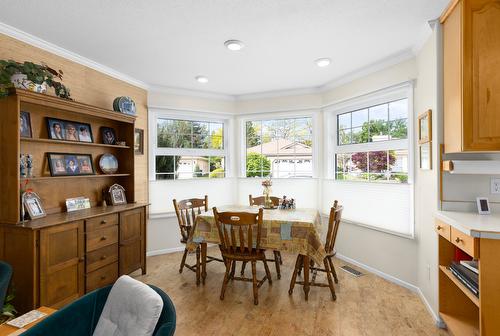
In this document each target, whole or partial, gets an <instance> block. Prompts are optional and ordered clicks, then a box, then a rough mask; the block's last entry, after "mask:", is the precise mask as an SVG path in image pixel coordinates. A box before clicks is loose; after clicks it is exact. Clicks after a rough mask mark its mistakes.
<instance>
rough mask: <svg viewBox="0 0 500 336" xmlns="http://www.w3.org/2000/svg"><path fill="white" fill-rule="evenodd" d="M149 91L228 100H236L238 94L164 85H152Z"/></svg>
mask: <svg viewBox="0 0 500 336" xmlns="http://www.w3.org/2000/svg"><path fill="white" fill-rule="evenodd" d="M149 92H158V93H166V94H171V95H176V96H189V97H198V98H207V99H218V100H226V101H233V102H234V101H235V100H236V97H237V96H233V95H227V94H223V93H216V92H210V91H199V90H190V89H182V88H173V87H168V86H162V85H150V86H149Z"/></svg>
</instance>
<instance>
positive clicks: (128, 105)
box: [113, 96, 136, 115]
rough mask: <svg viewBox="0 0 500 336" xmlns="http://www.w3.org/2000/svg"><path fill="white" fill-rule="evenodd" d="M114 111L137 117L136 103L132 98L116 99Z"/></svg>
mask: <svg viewBox="0 0 500 336" xmlns="http://www.w3.org/2000/svg"><path fill="white" fill-rule="evenodd" d="M113 110H115V111H117V112H121V113H125V114H130V115H136V110H135V103H134V101H133V100H132V99H131V98H130V97H126V96H123V97H116V98H115V100H114V101H113Z"/></svg>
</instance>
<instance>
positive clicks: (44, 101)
mask: <svg viewBox="0 0 500 336" xmlns="http://www.w3.org/2000/svg"><path fill="white" fill-rule="evenodd" d="M9 94H10V95H17V96H18V97H19V99H20V101H21V102H25V103H31V104H36V105H41V106H46V107H50V108H56V109H61V110H64V111H66V112H72V113H76V114H81V115H84V116H89V117H94V118H100V119H108V120H116V121H120V122H125V123H129V124H133V123H134V122H135V119H136V117H135V116H132V115H128V114H124V113H121V112H116V111H112V110H108V109H103V108H100V107H97V106H92V105H88V104H84V103H79V102H76V101H74V100H67V99H63V98H59V97H54V96H49V95H47V94H43V93H36V92H32V91H28V90H23V89H10V90H9Z"/></svg>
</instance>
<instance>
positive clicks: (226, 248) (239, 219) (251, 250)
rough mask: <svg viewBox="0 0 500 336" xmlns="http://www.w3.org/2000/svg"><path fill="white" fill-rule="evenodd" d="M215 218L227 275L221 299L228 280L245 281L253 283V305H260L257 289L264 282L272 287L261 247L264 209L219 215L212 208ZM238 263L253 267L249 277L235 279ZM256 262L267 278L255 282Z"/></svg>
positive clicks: (225, 275)
mask: <svg viewBox="0 0 500 336" xmlns="http://www.w3.org/2000/svg"><path fill="white" fill-rule="evenodd" d="M213 211H214V219H215V223H216V225H217V230H218V232H219V238H220V245H219V246H220V250H221V253H222V257H223V258H224V260H225V263H226V273H225V274H224V280H223V282H222V289H221V292H220V299H221V300H224V293H225V292H226V287H227V284H228V282H229V280H239V281H248V282H252V284H253V303H254V304H255V305H257V304H259V296H258V289H259V288H260V287H261V286H262V284H263V283H264V282H265V281H266V280H267V281H268V282H269V284H272V280H271V273H270V272H269V267H268V266H267V262H266V255H265V253H264V252H265V250H263V249H261V248H260V236H261V229H262V216H263V213H264V212H263V210H262V209H259V213H257V214H256V213H248V212H218V211H217V208H215V207H214V208H213ZM237 261H242V262H249V263H251V264H252V278H245V277H243V276H241V277H235V276H234V269H235V265H236V262H237ZM257 261H262V262H263V263H264V268H265V270H266V275H265V276H264V277H263V278H262V279H261V280H257V269H256V266H257Z"/></svg>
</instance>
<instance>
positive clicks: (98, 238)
mask: <svg viewBox="0 0 500 336" xmlns="http://www.w3.org/2000/svg"><path fill="white" fill-rule="evenodd" d="M117 242H118V225H114V226H110V227H106V228H103V229H100V230H96V231H91V232H87V252H91V251H95V250H97V249H100V248H101V247H104V246H108V245H111V244H115V243H117Z"/></svg>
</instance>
